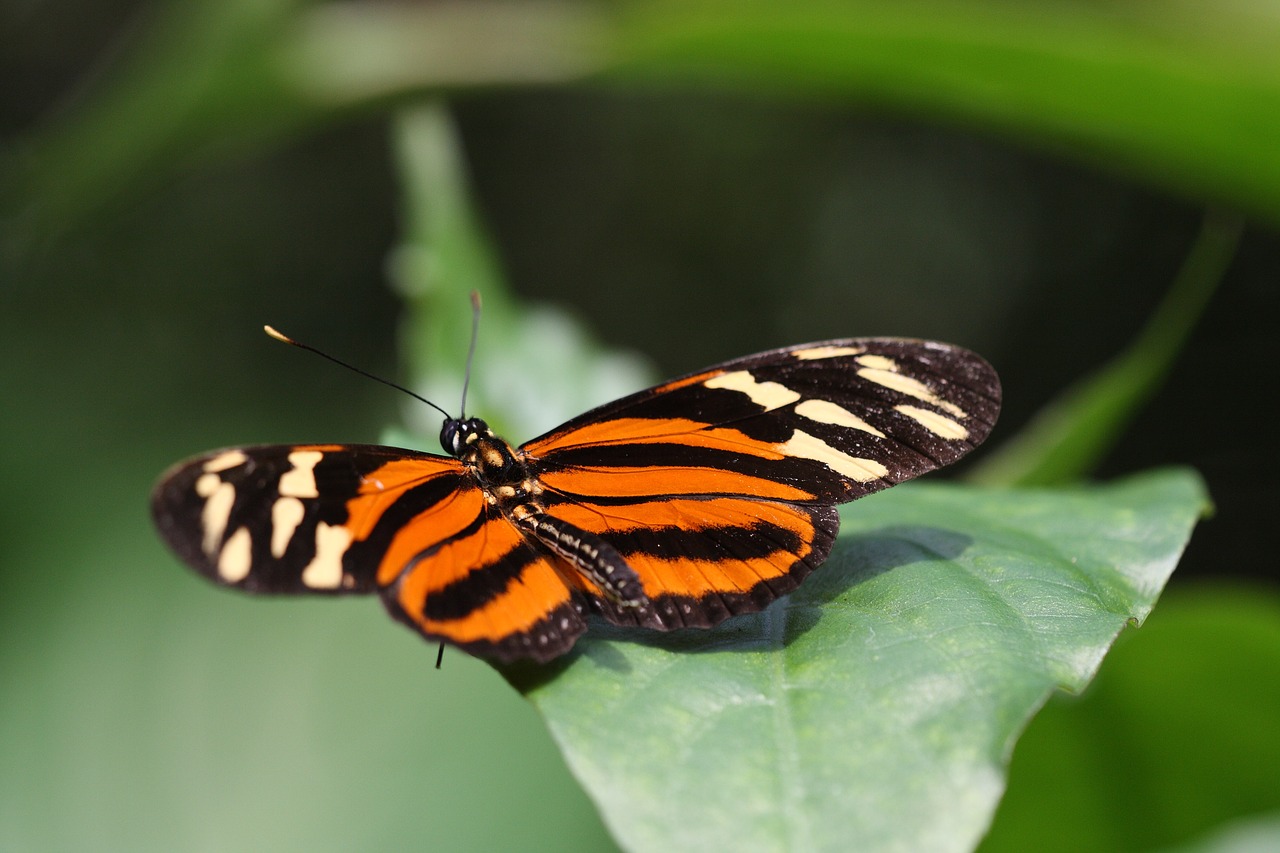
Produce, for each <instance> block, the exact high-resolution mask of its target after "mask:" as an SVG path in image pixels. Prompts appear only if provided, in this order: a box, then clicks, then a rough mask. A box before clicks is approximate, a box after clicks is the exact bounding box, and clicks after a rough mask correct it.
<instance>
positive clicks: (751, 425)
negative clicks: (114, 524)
mask: <svg viewBox="0 0 1280 853" xmlns="http://www.w3.org/2000/svg"><path fill="white" fill-rule="evenodd" d="M998 410H999V383H998V380H997V379H996V377H995V373H994V372H993V371H992V370H991V368H990V366H989V365H987V364H986V362H985V361H983V360H982V359H981V358H979V357H977V356H975V355H973V354H972V353H969V352H967V351H965V350H963V349H960V348H958V347H953V346H950V345H946V344H936V343H932V342H926V341H912V340H904V339H893V338H864V339H844V340H837V341H827V342H822V343H817V344H806V345H803V346H798V347H789V348H786V349H782V350H773V351H770V352H766V353H760V354H757V355H754V356H747V357H746V358H742V359H736V360H734V361H730V362H726V363H725V364H722V365H718V366H716V367H712V368H708V369H706V370H703V371H700V372H697V373H693V374H689V375H687V376H684V377H681V378H678V379H675V380H671V381H669V382H667V383H664V384H662V385H659V386H656V387H655V388H651V389H648V390H646V391H641V392H639V393H637V394H633V395H631V396H629V397H625V398H622V399H621V400H618V401H615V402H613V403H610V404H606V405H604V406H602V407H600V408H598V409H595V410H592V411H591V412H588V413H586V414H584V415H581V416H579V417H578V418H575V419H573V420H571V421H569V422H568V423H567V424H565V425H563V426H561V427H559V428H558V429H556V430H553V431H551V432H550V433H547V434H546V435H544V436H541V437H540V438H537V439H534V440H533V441H530V442H527V443H526V444H524V445H521V446H519V447H516V446H513V445H511V444H509V443H508V442H506V441H505V440H503V439H502V438H500V437H498V436H496V435H495V434H494V433H493V432H492V431H491V430H490V429H489V427H488V426H487V425H486V424H485V422H484V421H482V420H480V419H479V418H465V419H452V418H450V419H447V420H446V421H445V424H444V426H443V428H442V430H441V444H442V445H443V447H444V449H445V451H446V452H447V453H449V454H450V455H449V456H439V455H435V454H428V453H422V452H419V451H412V450H402V449H396V448H388V447H378V446H374V445H279V446H259V447H242V448H233V449H230V450H223V451H216V452H214V453H209V454H205V455H203V456H200V457H196V458H195V459H191V460H188V461H186V462H184V463H181V464H179V465H178V466H175V467H174V468H173V469H171V471H170V472H168V473H167V474H166V475H165V476H164V477H163V478H162V480H161V482H160V484H159V485H158V486H157V489H156V491H155V493H154V495H153V499H152V510H153V515H154V517H155V520H156V524H157V526H158V528H159V529H160V531H161V533H162V535H163V536H164V537H165V539H166V540H167V541H168V542H169V544H170V546H171V547H172V548H173V549H174V550H175V552H176V553H178V555H179V556H180V557H182V558H183V559H184V560H185V561H186V562H188V563H190V564H191V565H192V566H193V567H195V568H196V570H197V571H199V572H200V573H201V574H203V575H205V576H207V577H209V578H210V579H212V580H214V581H215V582H217V583H219V584H221V585H224V586H231V587H235V588H239V589H243V590H246V591H249V592H260V593H328V594H343V593H371V592H377V593H379V594H380V596H381V597H382V599H383V601H384V603H385V604H386V606H387V608H388V610H389V611H390V612H391V613H392V615H393V616H395V617H396V618H397V619H400V620H401V621H403V622H405V623H407V624H408V625H410V626H411V627H413V628H414V629H415V630H417V631H419V632H420V633H422V634H423V635H425V636H426V637H428V638H430V639H441V640H446V641H448V642H451V643H453V644H455V645H457V646H459V647H461V648H463V649H466V650H467V651H470V652H472V653H474V654H478V655H481V656H485V657H490V658H493V659H497V660H513V659H517V658H533V659H536V660H548V659H551V658H553V657H556V656H557V655H560V654H562V653H564V652H565V651H567V650H568V649H569V648H570V647H571V646H572V645H573V643H574V641H575V640H576V638H577V637H578V636H579V635H580V634H581V633H582V631H583V630H585V627H586V622H585V617H586V616H587V615H588V614H592V613H594V614H596V615H599V616H601V617H603V618H605V619H606V620H608V621H611V622H614V623H616V624H621V625H635V626H642V627H648V628H653V629H658V630H670V629H674V628H681V627H706V626H710V625H714V624H717V623H718V622H720V621H722V620H723V619H725V618H727V617H729V616H731V615H733V614H735V613H742V612H752V611H756V610H759V609H761V608H763V607H764V606H766V605H767V604H768V603H769V602H771V601H773V600H774V599H776V598H778V597H779V596H781V595H785V594H786V593H787V592H790V591H791V590H793V589H794V588H795V587H796V586H797V585H798V584H799V583H800V582H801V581H802V580H803V579H804V577H805V576H807V575H808V574H809V573H810V572H811V571H812V570H813V569H814V568H816V567H817V566H818V565H819V564H820V563H821V562H822V561H823V560H825V559H826V557H827V555H828V553H829V552H830V549H831V545H832V543H833V542H834V538H835V534H836V531H837V529H838V526H839V517H838V515H837V513H836V508H835V505H836V504H838V503H843V502H846V501H849V500H853V499H855V498H858V497H861V496H863V495H866V494H870V493H871V492H874V491H878V490H879V489H882V488H885V487H887V486H890V485H893V484H894V483H897V482H900V481H902V480H905V479H909V478H911V477H914V476H917V475H918V474H920V473H923V472H925V471H928V470H931V469H933V468H937V467H939V466H941V465H945V464H948V463H949V462H951V461H954V460H955V459H957V458H959V457H960V456H962V455H963V454H964V453H966V452H967V451H968V450H970V449H972V447H974V446H976V445H977V444H978V443H980V442H981V441H982V440H983V439H984V438H985V437H986V435H987V433H988V432H989V430H990V429H991V426H992V424H993V423H994V421H995V417H996V414H997V413H998Z"/></svg>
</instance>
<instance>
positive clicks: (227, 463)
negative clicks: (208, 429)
mask: <svg viewBox="0 0 1280 853" xmlns="http://www.w3.org/2000/svg"><path fill="white" fill-rule="evenodd" d="M248 461H249V457H248V456H246V455H245V452H244V451H243V450H224V451H223V452H222V453H219V454H218V455H217V456H215V457H213V458H212V459H210V460H209V461H208V462H206V463H204V465H203V466H202V467H203V468H204V470H205V471H207V472H209V473H210V474H216V473H218V472H219V471H225V470H227V469H228V468H234V467H236V466H237V465H243V464H244V463H245V462H248Z"/></svg>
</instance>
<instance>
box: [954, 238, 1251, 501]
mask: <svg viewBox="0 0 1280 853" xmlns="http://www.w3.org/2000/svg"><path fill="white" fill-rule="evenodd" d="M1242 229H1243V223H1242V222H1241V221H1240V220H1239V219H1238V218H1237V217H1234V216H1223V215H1215V214H1211V215H1210V216H1208V217H1207V218H1206V219H1205V222H1204V226H1203V227H1202V228H1201V231H1200V236H1199V238H1198V239H1197V240H1196V243H1195V245H1194V246H1193V247H1192V250H1191V254H1190V255H1189V256H1188V257H1187V260H1186V262H1185V263H1184V264H1183V266H1182V269H1181V270H1180V271H1179V273H1178V277H1177V278H1176V279H1175V280H1174V283H1173V287H1172V288H1171V289H1170V290H1169V292H1168V294H1166V295H1165V298H1164V301H1163V302H1162V303H1161V304H1160V307H1159V308H1158V309H1157V310H1156V312H1155V313H1154V314H1152V315H1151V318H1150V319H1149V320H1148V321H1147V325H1146V327H1145V328H1144V329H1143V330H1142V333H1141V334H1140V335H1138V337H1137V339H1136V340H1134V342H1133V343H1132V344H1131V345H1130V346H1129V348H1128V349H1127V350H1125V352H1123V353H1122V354H1120V355H1119V356H1117V357H1116V358H1115V360H1113V361H1112V362H1111V363H1110V364H1108V365H1107V366H1105V367H1104V368H1102V369H1101V370H1099V371H1097V372H1096V373H1094V374H1093V375H1091V376H1088V377H1086V378H1085V379H1083V380H1082V381H1080V382H1079V383H1078V384H1076V385H1075V386H1073V387H1071V388H1068V389H1067V390H1066V391H1065V392H1063V393H1062V394H1061V395H1060V396H1059V397H1058V398H1057V399H1055V400H1053V401H1052V402H1051V403H1049V405H1047V406H1045V408H1044V409H1042V410H1041V411H1040V413H1039V414H1038V415H1037V416H1036V418H1035V419H1034V420H1033V421H1032V422H1031V423H1030V424H1029V425H1028V426H1027V427H1025V428H1024V429H1023V430H1022V432H1021V433H1019V434H1018V435H1017V436H1016V437H1015V438H1014V439H1013V440H1012V441H1009V442H1007V443H1006V444H1004V445H1003V446H1002V447H1000V448H999V449H998V450H997V451H996V452H995V453H990V454H987V455H986V456H985V457H984V458H983V460H982V461H981V462H980V463H979V464H978V466H977V467H976V468H973V469H972V470H971V471H970V472H969V475H968V479H969V480H970V481H971V482H974V483H980V484H983V485H1022V486H1048V485H1056V484H1059V483H1069V482H1072V481H1074V480H1078V479H1080V478H1081V477H1084V476H1086V475H1087V474H1088V473H1089V472H1090V471H1091V470H1093V469H1094V468H1095V467H1096V466H1097V464H1098V463H1099V462H1100V461H1101V460H1102V458H1103V457H1104V456H1105V455H1106V454H1107V453H1108V452H1109V451H1110V450H1111V448H1112V447H1113V446H1114V445H1115V442H1116V441H1117V439H1118V438H1119V437H1120V435H1121V433H1123V432H1124V429H1125V427H1126V426H1127V425H1128V423H1129V421H1130V420H1132V418H1133V416H1134V415H1135V414H1136V413H1137V411H1138V409H1139V408H1140V407H1141V405H1142V404H1143V403H1145V402H1146V401H1147V400H1148V399H1149V398H1150V397H1151V396H1152V395H1153V394H1154V393H1155V392H1156V391H1157V390H1159V388H1160V384H1161V382H1162V381H1163V380H1164V377H1165V374H1166V373H1168V371H1169V368H1170V367H1171V366H1172V364H1173V361H1174V359H1175V358H1177V356H1178V354H1179V352H1180V351H1181V350H1182V347H1183V345H1184V344H1185V343H1186V341H1187V338H1188V337H1189V336H1190V334H1191V330H1192V327H1193V326H1194V325H1195V322H1196V320H1198V319H1199V318H1200V314H1201V312H1202V311H1203V310H1204V308H1205V306H1206V305H1207V304H1208V302H1209V298H1210V297H1211V296H1212V295H1213V292H1214V291H1215V290H1216V289H1217V287H1218V283H1219V282H1220V281H1221V280H1222V276H1223V274H1224V273H1226V270H1227V266H1228V265H1229V264H1230V263H1231V259H1232V258H1233V257H1234V256H1235V251H1236V245H1237V244H1238V243H1239V241H1240V232H1241V231H1242Z"/></svg>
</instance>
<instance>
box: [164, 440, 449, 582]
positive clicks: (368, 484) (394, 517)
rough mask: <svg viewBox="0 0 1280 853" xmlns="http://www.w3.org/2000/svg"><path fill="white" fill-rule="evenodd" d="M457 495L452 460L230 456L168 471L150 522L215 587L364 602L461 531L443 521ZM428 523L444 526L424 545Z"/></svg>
mask: <svg viewBox="0 0 1280 853" xmlns="http://www.w3.org/2000/svg"><path fill="white" fill-rule="evenodd" d="M462 488H463V477H462V467H461V465H459V463H458V462H457V461H456V460H454V459H449V458H447V457H442V456H433V455H431V454H426V453H416V452H414V451H410V450H399V449H395V448H390V447H377V446H372V445H270V446H258V447H238V448H232V449H228V450H220V451H214V452H211V453H206V454H203V455H201V456H197V457H195V458H193V459H189V460H187V461H185V462H182V463H179V464H178V465H176V466H174V467H173V468H172V469H170V470H169V471H168V472H166V473H165V474H164V476H163V477H161V479H160V482H159V484H158V485H157V486H156V488H155V491H154V492H153V493H152V497H151V512H152V517H153V518H154V520H155V524H156V527H157V528H158V529H159V531H160V533H161V535H162V536H163V537H164V539H165V541H166V542H167V543H168V544H169V546H170V547H171V548H172V549H173V550H174V552H175V553H176V554H177V555H178V556H179V557H181V558H182V559H183V560H184V561H186V562H187V563H188V564H190V565H191V566H192V567H193V568H195V569H196V571H198V572H199V573H200V574H202V575H204V576H205V577H207V578H209V579H210V580H213V581H214V582H216V583H219V584H222V585H224V586H231V587H235V588H238V589H242V590H245V591H247V592H255V593H303V592H309V593H368V592H373V591H375V590H376V589H377V588H378V587H379V586H382V585H385V584H386V583H388V582H389V581H390V580H391V579H392V578H393V577H394V574H395V566H396V564H397V563H402V562H403V561H404V560H407V559H408V558H409V556H411V554H412V553H413V552H415V551H416V550H417V549H418V548H420V547H425V546H426V545H429V544H430V543H431V542H433V541H434V540H435V539H437V538H439V536H442V535H448V531H449V529H450V528H451V527H456V526H457V525H458V524H459V523H460V522H459V519H457V518H456V517H454V518H451V516H457V515H458V513H457V512H451V511H450V510H451V508H452V507H453V506H454V502H455V501H456V498H457V495H458V493H459V491H461V490H462ZM427 519H432V520H433V522H434V521H435V520H443V521H446V523H442V524H439V525H434V523H433V525H432V526H431V531H432V532H430V533H428V532H427V528H428V525H427V524H426V523H424V522H426V520H427ZM436 529H438V530H439V531H440V533H439V534H437V533H435V530H436Z"/></svg>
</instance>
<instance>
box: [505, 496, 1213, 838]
mask: <svg viewBox="0 0 1280 853" xmlns="http://www.w3.org/2000/svg"><path fill="white" fill-rule="evenodd" d="M1204 508H1205V495H1204V492H1203V490H1202V487H1201V484H1200V481H1199V480H1198V478H1197V477H1196V476H1195V475H1194V474H1192V473H1189V472H1186V471H1163V472H1156V473H1151V474H1147V475H1145V476H1141V477H1135V478H1133V479H1130V480H1126V481H1123V482H1121V483H1117V484H1115V485H1112V486H1108V487H1105V488H1097V489H1088V490H1078V491H1067V492H1048V491H1043V492H1042V491H989V492H988V491H975V490H973V489H962V488H956V487H949V486H944V485H914V486H909V487H904V488H899V489H894V490H892V491H889V492H886V493H885V494H883V495H877V496H875V497H872V498H869V499H866V500H863V501H860V502H858V503H857V504H854V505H853V506H852V507H850V508H849V510H848V511H847V512H846V513H845V514H844V517H845V522H844V529H843V531H842V535H841V537H840V540H839V544H838V545H837V548H836V551H835V553H834V554H833V555H832V557H831V558H830V559H829V560H828V562H827V563H826V564H825V565H824V566H823V567H822V569H821V570H820V571H819V572H818V573H817V574H815V575H814V576H813V578H811V579H810V580H809V581H808V582H807V583H806V584H805V585H804V586H803V587H802V588H801V589H800V590H799V591H798V592H796V593H794V594H793V595H791V596H790V597H789V598H788V599H784V600H782V601H780V602H778V603H777V604H775V605H774V606H772V607H770V608H769V609H768V610H766V611H765V612H763V613H761V614H756V615H752V616H745V617H739V618H736V619H733V620H730V622H729V623H726V624H725V625H723V626H721V627H720V628H717V629H714V630H711V631H686V632H677V633H676V634H673V635H668V636H665V637H664V636H659V635H654V634H653V633H652V632H637V631H621V630H618V629H612V630H604V629H600V630H593V631H592V632H591V633H590V634H589V635H588V636H587V637H585V638H584V639H583V640H581V641H579V644H578V647H577V651H576V652H575V654H574V655H573V657H572V659H571V660H569V661H568V662H567V663H565V664H562V668H563V669H562V671H560V672H558V673H557V674H556V675H555V677H549V676H548V675H547V673H546V671H545V670H538V669H529V670H522V669H516V670H512V671H511V672H510V676H511V677H512V678H513V680H514V682H515V683H516V684H517V686H520V687H522V689H525V690H526V691H527V692H528V695H529V698H530V699H532V700H533V702H534V703H535V704H536V705H537V706H538V708H539V709H540V710H541V711H542V713H543V714H544V715H545V716H546V719H547V723H548V725H549V726H550V727H551V731H552V733H553V735H554V736H555V738H556V740H557V741H559V743H560V744H561V746H562V748H563V750H564V752H565V756H566V759H567V760H568V762H569V765H570V768H571V769H572V770H573V772H574V773H575V774H576V775H577V777H578V778H579V779H580V780H581V781H582V783H583V784H584V785H585V786H586V788H587V791H588V793H589V794H590V795H591V796H592V798H594V799H595V801H596V802H597V803H598V805H599V807H600V809H601V811H602V813H603V815H604V817H605V821H606V823H607V824H608V825H609V826H610V828H611V829H612V831H613V833H614V834H615V836H616V837H617V839H618V840H619V841H620V842H621V843H622V845H623V846H624V847H627V848H629V849H632V850H676V849H679V850H686V849H688V850H694V849H696V850H705V849H715V848H716V847H718V846H722V845H723V843H724V839H726V838H732V839H733V843H734V847H735V849H759V850H768V849H796V850H808V849H815V850H823V849H826V850H863V851H871V850H889V849H894V850H904V849H905V850H968V849H971V848H972V846H973V845H974V844H976V843H977V840H978V839H979V838H980V837H981V836H982V834H983V833H984V832H985V831H986V828H987V825H988V822H989V820H990V818H991V814H992V812H993V811H994V809H995V806H996V803H997V801H998V800H999V798H1000V795H1001V793H1002V791H1003V788H1004V776H1003V768H1004V764H1005V763H1006V762H1007V760H1008V756H1009V753H1010V750H1011V749H1012V747H1013V742H1014V740H1015V739H1016V737H1017V735H1018V733H1019V732H1020V731H1021V730H1022V727H1023V726H1024V725H1025V724H1026V722H1027V720H1028V719H1029V718H1030V717H1031V715H1032V714H1033V713H1034V712H1035V711H1036V709H1037V708H1039V707H1040V705H1041V704H1042V703H1043V702H1044V701H1045V699H1046V698H1047V697H1048V695H1049V694H1050V693H1051V692H1052V691H1053V690H1054V689H1055V688H1058V687H1061V688H1065V689H1068V690H1073V691H1078V690H1080V689H1082V688H1083V687H1084V686H1085V684H1087V683H1088V681H1089V679H1090V678H1091V677H1092V676H1093V674H1094V672H1095V671H1096V669H1097V667H1098V665H1099V663H1100V662H1101V660H1102V657H1103V655H1104V654H1105V653H1106V651H1107V648H1108V647H1109V646H1110V644H1111V642H1112V641H1113V639H1114V638H1115V636H1116V634H1117V632H1119V631H1120V629H1121V628H1122V627H1123V626H1124V625H1125V624H1126V623H1127V622H1130V621H1133V622H1141V621H1142V619H1143V618H1145V617H1146V615H1147V613H1148V612H1149V611H1150V609H1151V607H1152V605H1153V604H1154V601H1155V598H1156V596H1157V595H1158V594H1159V591H1160V589H1161V587H1162V586H1163V584H1164V582H1165V580H1166V578H1167V577H1168V575H1169V573H1170V572H1171V571H1172V570H1173V567H1174V565H1175V564H1176V562H1177V560H1178V558H1179V556H1180V554H1181V553H1182V549H1183V546H1184V545H1185V544H1186V541H1187V538H1188V537H1189V535H1190V531H1191V527H1192V525H1194V523H1195V520H1196V518H1197V517H1198V516H1199V515H1200V513H1201V512H1202V511H1203V510H1204Z"/></svg>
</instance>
